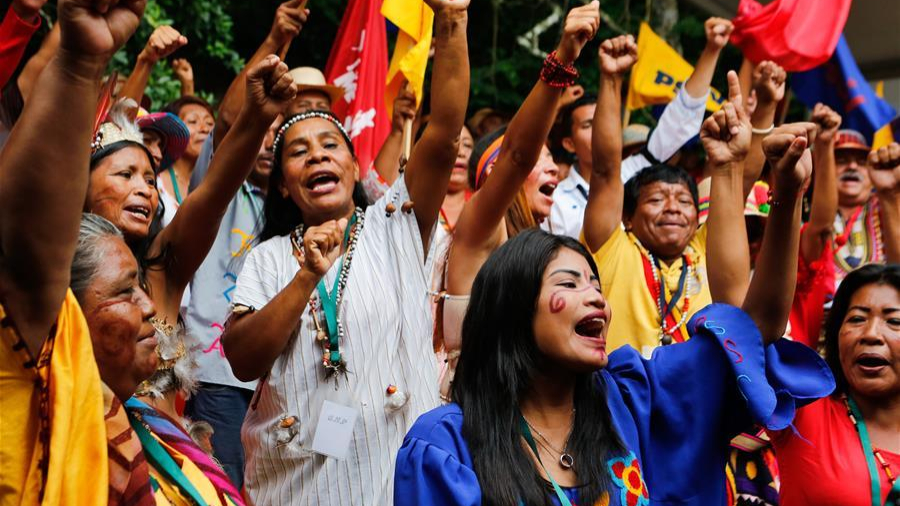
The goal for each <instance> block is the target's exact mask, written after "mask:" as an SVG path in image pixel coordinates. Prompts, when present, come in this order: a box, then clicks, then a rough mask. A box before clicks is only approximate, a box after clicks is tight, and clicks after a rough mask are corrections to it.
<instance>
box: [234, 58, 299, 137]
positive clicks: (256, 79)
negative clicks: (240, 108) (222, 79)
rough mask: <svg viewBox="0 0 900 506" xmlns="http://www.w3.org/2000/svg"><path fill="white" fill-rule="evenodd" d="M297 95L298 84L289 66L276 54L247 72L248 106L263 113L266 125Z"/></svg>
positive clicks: (257, 112) (258, 112)
mask: <svg viewBox="0 0 900 506" xmlns="http://www.w3.org/2000/svg"><path fill="white" fill-rule="evenodd" d="M296 96H297V85H296V84H294V80H293V78H291V75H290V74H289V73H288V67H287V65H285V64H284V62H282V61H281V59H279V58H278V57H277V56H275V55H274V54H270V55H269V56H267V57H266V58H265V59H264V60H263V61H261V62H259V63H258V64H256V65H254V66H253V67H252V68H251V69H250V70H249V71H248V72H247V106H245V107H250V108H251V110H253V111H255V112H256V114H260V115H262V118H263V119H264V121H265V122H266V125H269V124H271V123H272V122H273V121H275V117H276V116H278V114H279V113H281V111H283V110H284V108H285V107H287V105H288V104H290V103H291V101H292V100H294V97H296Z"/></svg>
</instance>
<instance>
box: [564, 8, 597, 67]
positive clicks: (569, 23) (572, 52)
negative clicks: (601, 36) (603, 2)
mask: <svg viewBox="0 0 900 506" xmlns="http://www.w3.org/2000/svg"><path fill="white" fill-rule="evenodd" d="M599 28H600V2H599V1H597V0H593V1H592V2H591V3H589V4H587V5H582V6H581V7H575V8H574V9H572V10H571V11H569V15H568V16H566V24H565V26H564V27H563V35H562V39H560V41H559V46H558V47H557V48H556V57H557V59H559V61H561V62H563V63H572V62H574V61H575V60H577V59H578V55H580V54H581V50H582V49H583V48H584V45H585V44H587V42H588V41H589V40H591V39H593V38H594V35H596V34H597V30H598V29H599Z"/></svg>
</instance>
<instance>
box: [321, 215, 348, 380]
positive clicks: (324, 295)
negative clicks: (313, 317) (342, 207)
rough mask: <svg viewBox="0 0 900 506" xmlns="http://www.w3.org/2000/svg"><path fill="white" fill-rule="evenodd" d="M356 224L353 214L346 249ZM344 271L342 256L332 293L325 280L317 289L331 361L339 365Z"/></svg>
mask: <svg viewBox="0 0 900 506" xmlns="http://www.w3.org/2000/svg"><path fill="white" fill-rule="evenodd" d="M354 224H356V213H354V214H353V217H352V218H350V223H347V228H345V229H344V241H343V243H341V244H342V247H346V245H347V242H348V241H349V240H350V229H351V228H353V225H354ZM323 253H324V252H323ZM343 270H344V256H343V255H342V256H341V260H340V263H339V264H338V270H337V272H338V273H337V275H336V276H335V277H334V286H333V287H332V288H331V293H328V288H326V287H325V279H324V278H323V279H320V280H319V283H318V284H317V285H316V289H317V290H318V291H319V303H320V304H321V306H322V311H323V312H324V313H325V324H326V326H327V329H328V351H329V353H330V356H329V361H330V362H331V363H333V364H337V363H339V362H340V361H341V350H340V343H339V340H338V337H339V336H338V323H337V305H338V296H339V294H338V291H339V290H338V284H340V282H341V272H342V271H343Z"/></svg>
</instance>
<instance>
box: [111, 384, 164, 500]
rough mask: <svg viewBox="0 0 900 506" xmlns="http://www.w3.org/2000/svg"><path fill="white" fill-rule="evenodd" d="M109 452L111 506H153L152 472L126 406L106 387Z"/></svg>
mask: <svg viewBox="0 0 900 506" xmlns="http://www.w3.org/2000/svg"><path fill="white" fill-rule="evenodd" d="M103 410H104V411H105V412H106V415H105V416H104V419H105V420H106V438H107V442H108V451H109V506H120V505H122V506H125V505H128V506H153V505H154V504H156V500H155V499H154V498H153V491H152V490H151V488H150V471H149V468H148V466H147V459H146V458H145V457H144V453H143V452H142V451H141V442H140V441H139V440H138V438H137V435H135V433H134V430H133V429H132V428H131V424H130V423H129V422H128V415H127V414H126V413H125V409H124V408H123V406H122V402H121V401H119V399H118V398H117V397H116V396H115V394H114V393H113V392H112V390H110V389H109V387H107V386H106V385H105V384H104V385H103Z"/></svg>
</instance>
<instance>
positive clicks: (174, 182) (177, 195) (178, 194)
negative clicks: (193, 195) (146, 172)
mask: <svg viewBox="0 0 900 506" xmlns="http://www.w3.org/2000/svg"><path fill="white" fill-rule="evenodd" d="M169 179H170V180H171V181H172V190H174V191H175V202H178V205H179V206H180V205H181V202H182V201H183V200H184V199H182V198H181V191H180V190H179V189H178V178H177V177H176V176H175V169H173V168H172V167H169Z"/></svg>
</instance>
